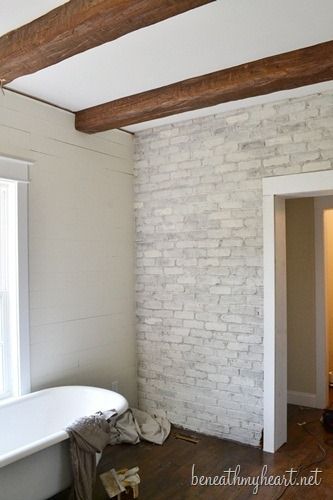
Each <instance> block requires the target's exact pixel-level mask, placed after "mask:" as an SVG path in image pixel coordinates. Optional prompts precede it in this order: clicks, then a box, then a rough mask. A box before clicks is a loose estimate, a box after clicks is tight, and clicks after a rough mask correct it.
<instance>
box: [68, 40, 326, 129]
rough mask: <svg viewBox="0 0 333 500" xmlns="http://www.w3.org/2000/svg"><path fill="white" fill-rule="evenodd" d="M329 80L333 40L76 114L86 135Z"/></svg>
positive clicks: (78, 127) (78, 125) (79, 126)
mask: <svg viewBox="0 0 333 500" xmlns="http://www.w3.org/2000/svg"><path fill="white" fill-rule="evenodd" d="M327 80H333V41H330V42H325V43H321V44H319V45H314V46H312V47H307V48H303V49H299V50H294V51H292V52H286V53H284V54H279V55H276V56H272V57H267V58H265V59H259V60H257V61H254V62H250V63H246V64H241V65H240V66H235V67H233V68H229V69H224V70H221V71H216V72H214V73H210V74H207V75H204V76H198V77H195V78H191V79H189V80H184V81H181V82H178V83H173V84H171V85H167V86H165V87H161V88H158V89H154V90H149V91H147V92H142V93H140V94H136V95H132V96H129V97H124V98H122V99H117V100H115V101H111V102H108V103H105V104H101V105H99V106H94V107H92V108H88V109H84V110H82V111H78V112H77V113H76V120H75V126H76V128H77V130H80V131H82V132H86V133H95V132H102V131H105V130H109V129H113V128H121V127H126V126H127V125H132V124H135V123H141V122H145V121H148V120H154V119H156V118H163V117H165V116H170V115H175V114H178V113H184V112H185V111H192V110H195V109H199V108H205V107H208V106H214V105H216V104H220V103H223V102H228V101H236V100H239V99H245V98H247V97H254V96H258V95H264V94H269V93H272V92H277V91H280V90H287V89H293V88H296V87H302V86H304V85H310V84H314V83H319V82H324V81H327Z"/></svg>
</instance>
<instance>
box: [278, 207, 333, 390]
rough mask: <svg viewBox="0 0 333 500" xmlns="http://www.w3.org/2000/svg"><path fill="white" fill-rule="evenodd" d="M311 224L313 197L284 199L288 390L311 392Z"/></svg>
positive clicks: (313, 386) (313, 362)
mask: <svg viewBox="0 0 333 500" xmlns="http://www.w3.org/2000/svg"><path fill="white" fill-rule="evenodd" d="M314 228H315V226H314V199H313V198H298V199H292V200H286V232H287V309H288V313H287V327H288V390H289V391H296V392H304V393H311V394H314V393H315V392H316V345H315V342H316V338H315V320H316V315H315V237H314ZM332 242H333V231H332ZM332 253H333V246H332ZM332 269H333V265H332ZM332 298H333V288H332ZM332 311H333V309H332ZM332 319H333V315H332ZM332 325H333V322H332Z"/></svg>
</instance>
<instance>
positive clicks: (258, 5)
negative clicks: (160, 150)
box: [0, 0, 333, 131]
mask: <svg viewBox="0 0 333 500" xmlns="http://www.w3.org/2000/svg"><path fill="white" fill-rule="evenodd" d="M62 3H65V1H64V0H43V1H40V0H29V2H27V1H26V0H2V1H1V2H0V34H3V33H5V32H7V31H8V30H10V29H13V28H16V27H18V26H20V25H22V24H25V23H26V22H29V21H31V20H32V19H33V18H36V17H38V16H39V15H42V14H44V13H45V12H47V11H48V10H50V9H52V8H55V7H57V6H58V5H60V4H62ZM328 40H333V1H332V0H217V1H216V2H213V3H211V4H209V5H206V6H204V7H200V8H198V9H195V10H193V11H190V12H187V13H185V14H182V15H180V16H176V17H174V18H172V19H168V20H166V21H163V22H161V23H158V24H156V25H154V26H150V27H148V28H145V29H142V30H139V31H136V32H134V33H130V34H128V35H126V36H124V37H122V38H120V39H118V40H115V41H113V42H110V43H108V44H105V45H102V46H100V47H97V48H95V49H91V50H89V51H87V52H85V53H82V54H79V55H77V56H74V57H72V58H70V59H67V60H65V61H63V62H61V63H59V64H56V65H55V66H52V67H49V68H47V69H44V70H41V71H39V72H37V73H35V74H33V75H30V76H25V77H22V78H19V79H17V80H15V81H14V82H12V83H11V84H10V86H9V87H10V88H12V89H14V90H17V91H20V92H23V93H26V94H28V95H31V96H34V97H38V98H40V99H44V100H46V101H48V102H51V103H53V104H56V105H58V106H61V107H64V108H67V109H70V110H72V111H76V110H79V109H83V108H87V107H90V106H94V105H96V104H100V103H103V102H106V101H111V100H113V99H117V98H119V97H123V96H126V95H131V94H136V93H138V92H142V91H145V90H149V89H152V88H156V87H160V86H162V85H167V84H169V83H173V82H176V81H180V80H183V79H185V78H190V77H193V76H197V75H201V74H205V73H209V72H212V71H216V70H219V69H223V68H227V67H231V66H235V65H237V64H241V63H244V62H247V61H251V60H256V59H260V58H262V57H265V56H270V55H274V54H278V53H282V52H286V51H289V50H294V49H297V48H301V47H306V46H310V45H314V44H316V43H320V42H323V41H328ZM325 85H326V86H327V84H325ZM331 86H333V83H332V85H331ZM315 88H318V86H316V87H315ZM319 88H321V86H319ZM294 92H295V91H294ZM259 100H260V99H259ZM250 102H253V100H251V101H250ZM237 106H239V103H238V104H237ZM228 107H230V104H225V105H220V106H217V107H216V106H215V107H214V108H211V109H206V110H204V111H203V110H198V111H193V112H190V113H185V114H183V115H180V116H178V117H176V118H175V117H168V118H163V119H161V120H154V122H150V123H145V124H140V125H135V126H131V127H126V128H127V130H130V131H136V130H140V129H143V128H146V127H147V126H151V125H155V124H162V123H170V122H173V121H175V120H177V121H178V120H179V119H184V118H185V117H186V118H188V117H194V116H199V115H202V114H208V113H209V112H216V110H217V109H218V110H220V109H227V108H228Z"/></svg>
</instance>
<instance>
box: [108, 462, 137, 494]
mask: <svg viewBox="0 0 333 500" xmlns="http://www.w3.org/2000/svg"><path fill="white" fill-rule="evenodd" d="M138 472H139V467H133V468H132V469H120V470H115V469H110V470H109V471H107V472H104V473H103V474H100V476H99V477H100V478H101V481H102V484H103V486H104V489H105V491H106V493H107V494H108V496H109V498H115V497H117V500H120V498H121V494H122V493H124V492H127V490H128V489H131V490H132V493H133V498H138V497H139V484H140V476H139V474H138Z"/></svg>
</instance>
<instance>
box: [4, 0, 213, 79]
mask: <svg viewBox="0 0 333 500" xmlns="http://www.w3.org/2000/svg"><path fill="white" fill-rule="evenodd" d="M212 1H214V0H70V1H69V2H68V3H65V4H63V5H61V6H59V7H57V8H56V9H54V10H52V11H50V12H48V13H47V14H45V15H44V16H42V17H40V18H38V19H35V20H34V21H32V22H31V23H29V24H26V25H25V26H22V27H20V28H18V29H16V30H13V31H11V32H9V33H7V34H6V35H3V36H2V37H0V79H1V80H3V82H4V83H5V84H8V83H9V82H11V81H12V80H15V79H16V78H19V77H21V76H24V75H28V74H31V73H34V72H36V71H39V70H41V69H43V68H46V67H48V66H51V65H53V64H56V63H58V62H60V61H63V60H64V59H67V58H68V57H71V56H74V55H76V54H79V53H81V52H84V51H86V50H88V49H91V48H93V47H97V46H98V45H101V44H104V43H106V42H110V41H111V40H115V39H116V38H119V37H121V36H123V35H126V34H127V33H130V32H132V31H135V30H138V29H140V28H144V27H146V26H150V25H152V24H155V23H158V22H160V21H163V20H165V19H168V18H170V17H173V16H176V15H178V14H182V13H183V12H186V11H188V10H191V9H194V8H196V7H200V6H202V5H205V4H208V3H210V2H212Z"/></svg>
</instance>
